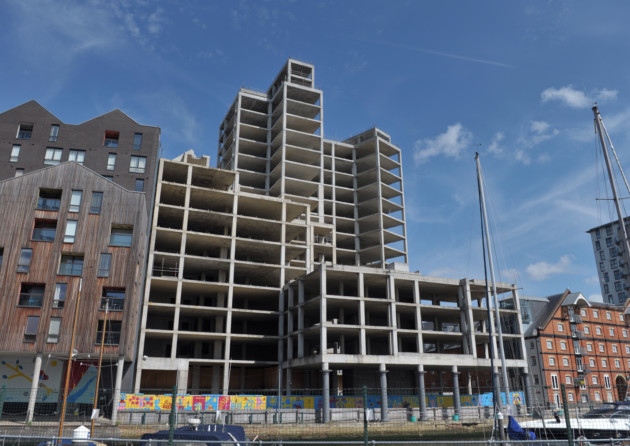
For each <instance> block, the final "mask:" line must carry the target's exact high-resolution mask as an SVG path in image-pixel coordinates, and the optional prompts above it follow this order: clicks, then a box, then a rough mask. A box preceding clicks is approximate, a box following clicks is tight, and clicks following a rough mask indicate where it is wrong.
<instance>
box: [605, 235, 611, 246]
mask: <svg viewBox="0 0 630 446" xmlns="http://www.w3.org/2000/svg"><path fill="white" fill-rule="evenodd" d="M611 246H612V237H606V247H607V248H610V247H611Z"/></svg>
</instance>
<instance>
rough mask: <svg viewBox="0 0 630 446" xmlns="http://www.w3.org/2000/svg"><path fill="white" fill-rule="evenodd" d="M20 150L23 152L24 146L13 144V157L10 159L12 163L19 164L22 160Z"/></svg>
mask: <svg viewBox="0 0 630 446" xmlns="http://www.w3.org/2000/svg"><path fill="white" fill-rule="evenodd" d="M20 150H22V146H21V145H20V144H13V147H12V148H11V157H10V158H9V162H10V163H17V162H18V159H19V158H20Z"/></svg>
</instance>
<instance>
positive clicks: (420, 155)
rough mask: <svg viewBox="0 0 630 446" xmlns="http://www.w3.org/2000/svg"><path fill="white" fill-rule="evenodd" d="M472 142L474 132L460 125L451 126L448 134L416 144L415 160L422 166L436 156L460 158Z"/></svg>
mask: <svg viewBox="0 0 630 446" xmlns="http://www.w3.org/2000/svg"><path fill="white" fill-rule="evenodd" d="M471 140H472V132H470V131H469V130H467V129H466V128H464V126H462V125H461V124H460V123H457V124H453V125H449V126H448V128H447V129H446V132H444V133H442V134H440V135H438V136H436V137H435V138H433V139H430V138H428V139H423V140H418V141H416V143H415V144H414V155H413V159H414V160H415V162H416V163H418V164H422V163H424V162H426V161H427V160H428V159H429V158H431V157H434V156H440V155H443V156H448V157H451V158H459V156H460V155H461V153H462V152H463V151H464V150H465V149H466V146H468V145H469V144H470V142H471Z"/></svg>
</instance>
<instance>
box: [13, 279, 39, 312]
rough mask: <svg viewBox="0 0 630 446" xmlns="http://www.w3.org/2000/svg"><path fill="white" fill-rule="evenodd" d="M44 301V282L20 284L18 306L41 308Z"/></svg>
mask: <svg viewBox="0 0 630 446" xmlns="http://www.w3.org/2000/svg"><path fill="white" fill-rule="evenodd" d="M43 301H44V285H43V284H39V283H38V284H32V283H23V284H22V285H21V286H20V298H19V299H18V306H20V307H37V308H41V306H42V302H43Z"/></svg>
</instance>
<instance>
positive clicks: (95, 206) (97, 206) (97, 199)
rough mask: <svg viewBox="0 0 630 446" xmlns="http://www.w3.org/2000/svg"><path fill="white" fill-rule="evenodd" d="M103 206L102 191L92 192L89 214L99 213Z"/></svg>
mask: <svg viewBox="0 0 630 446" xmlns="http://www.w3.org/2000/svg"><path fill="white" fill-rule="evenodd" d="M102 206H103V192H92V201H91V202H90V214H100V213H101V207H102Z"/></svg>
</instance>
